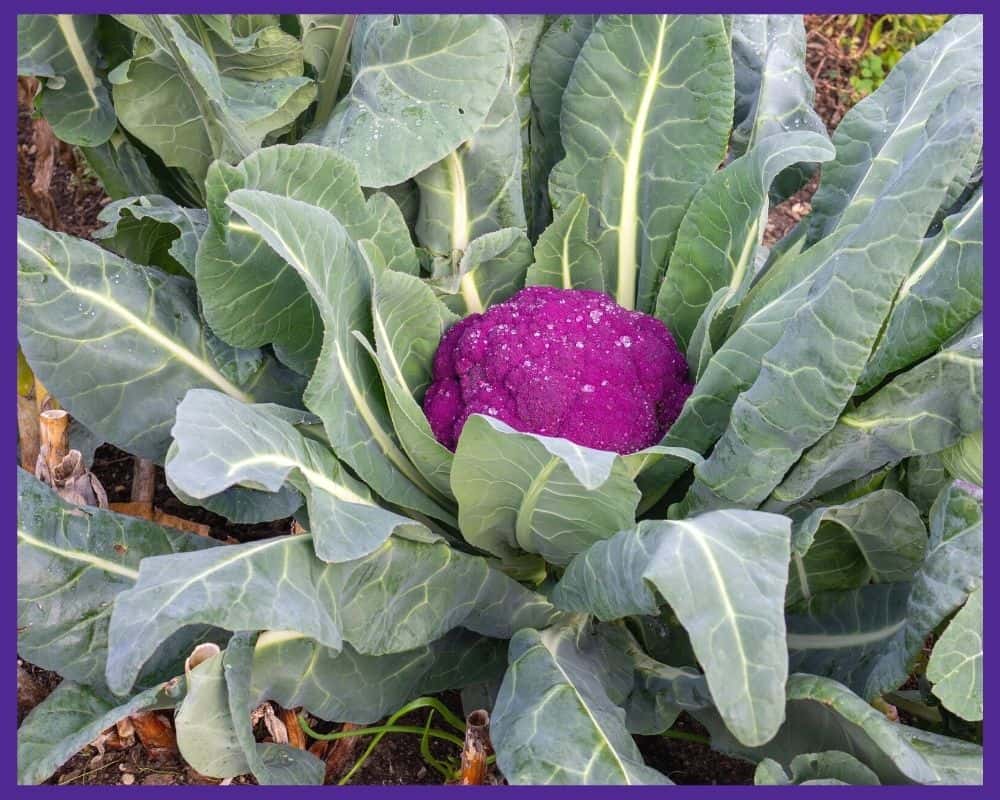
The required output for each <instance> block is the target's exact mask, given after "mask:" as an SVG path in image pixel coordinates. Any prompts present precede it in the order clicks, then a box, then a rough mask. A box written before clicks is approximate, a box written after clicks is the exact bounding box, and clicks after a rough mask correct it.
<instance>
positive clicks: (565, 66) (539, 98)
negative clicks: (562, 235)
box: [525, 14, 597, 239]
mask: <svg viewBox="0 0 1000 800" xmlns="http://www.w3.org/2000/svg"><path fill="white" fill-rule="evenodd" d="M596 21H597V17H596V15H594V14H566V15H563V16H560V17H557V18H556V19H555V21H554V22H553V23H552V24H551V25H549V27H548V28H546V30H545V32H544V33H543V34H542V37H541V39H539V40H538V47H537V48H536V50H535V54H534V56H533V57H532V59H531V70H530V74H529V78H528V84H529V88H530V92H531V105H532V114H531V124H530V126H529V138H530V140H531V154H530V156H529V157H528V166H529V168H530V176H531V183H532V185H533V186H534V200H533V202H531V203H528V202H527V201H526V202H525V206H526V207H528V208H530V209H533V214H532V215H531V216H530V217H529V219H528V223H529V226H530V228H531V234H532V238H533V239H534V237H537V236H538V234H539V233H541V231H542V230H543V229H544V228H545V227H546V225H547V224H548V221H549V214H550V212H551V210H552V209H551V202H550V200H549V173H550V172H551V171H552V167H554V166H555V165H556V163H557V162H558V161H560V160H561V159H562V158H563V156H565V155H566V151H565V150H563V145H562V138H561V137H560V135H559V117H560V115H561V112H562V101H563V93H564V92H565V91H566V85H567V84H568V83H569V76H570V74H571V73H572V71H573V64H574V63H576V58H577V56H578V55H579V54H580V48H582V47H583V43H584V42H585V41H586V40H587V37H588V36H589V35H590V32H591V31H592V30H593V28H594V23H595V22H596Z"/></svg>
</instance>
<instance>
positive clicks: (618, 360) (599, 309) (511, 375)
mask: <svg viewBox="0 0 1000 800" xmlns="http://www.w3.org/2000/svg"><path fill="white" fill-rule="evenodd" d="M691 388H692V387H691V384H690V383H689V382H688V378H687V363H686V362H685V360H684V357H683V356H682V355H681V353H680V352H679V351H678V349H677V345H676V344H675V343H674V339H673V337H672V336H671V335H670V332H669V331H668V330H667V328H666V326H665V325H664V324H663V323H662V322H660V321H659V320H657V319H654V318H653V317H650V316H648V315H647V314H642V313H640V312H637V311H628V310H626V309H624V308H622V307H621V306H619V305H618V304H617V303H615V302H614V301H613V300H612V299H611V298H610V297H608V296H607V295H605V294H602V293H601V292H594V291H589V290H582V289H556V288H553V287H549V286H530V287H528V288H526V289H522V290H521V291H520V292H518V293H517V294H516V295H514V296H513V297H512V298H510V299H509V300H507V301H506V302H504V303H501V304H499V305H496V306H493V307H492V308H490V309H489V310H488V311H487V312H486V313H485V314H472V315H471V316H468V317H466V318H465V319H463V320H462V321H460V322H459V323H457V324H456V325H454V326H453V327H452V328H450V329H449V330H448V332H447V333H446V334H445V335H444V336H443V337H442V339H441V343H440V345H439V346H438V350H437V353H436V354H435V356H434V374H433V382H432V383H431V386H430V387H429V388H428V390H427V394H426V395H425V397H424V412H425V413H426V414H427V419H428V420H429V422H430V425H431V429H432V430H433V431H434V436H435V437H436V438H437V439H438V441H440V442H441V443H442V444H443V445H444V446H445V447H447V448H448V449H450V450H454V449H455V446H456V445H457V443H458V437H459V434H460V433H461V432H462V427H463V426H464V425H465V421H466V420H467V419H468V418H469V415H470V414H485V415H487V416H490V417H495V418H496V419H499V420H502V421H503V422H506V423H507V424H508V425H510V426H511V427H512V428H515V429H516V430H519V431H524V432H527V433H537V434H541V435H544V436H560V437H563V438H566V439H569V440H570V441H572V442H576V443H577V444H579V445H583V446H585V447H593V448H595V449H598V450H612V451H615V452H618V453H633V452H635V451H636V450H641V449H642V448H644V447H648V446H650V445H653V444H656V443H657V442H658V441H660V439H661V438H662V436H663V434H664V433H665V432H666V431H667V428H669V427H670V425H671V424H672V423H673V421H674V420H675V419H676V418H677V415H678V414H679V413H680V410H681V406H683V405H684V401H685V400H686V399H687V396H688V395H689V394H690V393H691Z"/></svg>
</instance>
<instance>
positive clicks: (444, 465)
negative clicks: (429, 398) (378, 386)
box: [372, 271, 458, 499]
mask: <svg viewBox="0 0 1000 800" xmlns="http://www.w3.org/2000/svg"><path fill="white" fill-rule="evenodd" d="M372 321H373V324H374V328H375V343H376V350H377V352H376V354H375V357H376V359H377V362H378V366H379V372H380V374H381V376H382V385H383V386H384V387H385V390H386V402H387V404H388V406H389V415H390V417H392V424H393V427H394V428H395V430H396V435H397V436H398V437H399V442H400V444H401V445H402V447H403V450H405V451H406V454H407V455H408V456H409V457H410V459H411V460H412V461H413V463H414V465H415V466H416V467H417V469H419V470H420V473H421V474H422V475H423V476H424V477H425V478H426V479H427V481H428V482H429V483H430V484H431V485H432V486H433V487H434V488H435V489H436V490H437V491H438V492H439V493H440V494H441V495H443V496H444V497H446V498H449V499H450V498H451V497H452V493H451V465H452V461H453V459H454V456H453V454H452V452H451V451H450V450H449V449H448V448H446V447H445V446H444V445H442V444H441V443H440V442H439V441H438V440H437V439H436V438H435V437H434V433H433V432H432V431H431V427H430V423H429V422H428V421H427V417H426V416H425V415H424V410H423V408H421V406H420V401H422V399H423V395H424V391H425V390H426V388H427V386H428V385H429V384H430V382H431V378H432V366H433V360H434V354H435V353H436V352H437V348H438V344H439V343H440V342H441V337H442V336H443V335H444V333H445V331H446V330H447V329H448V328H450V327H451V326H452V325H453V324H454V323H455V322H457V321H458V318H457V317H456V316H455V315H453V314H452V313H451V312H450V311H448V309H447V308H446V307H445V305H444V304H443V303H442V302H441V301H440V300H438V298H437V297H435V296H434V292H433V291H432V289H431V288H430V287H429V286H428V285H427V284H426V283H425V282H424V281H422V280H420V279H419V278H417V277H415V276H413V275H404V274H402V273H399V272H389V271H385V272H382V273H381V274H380V275H378V276H377V277H376V279H375V287H374V291H373V294H372Z"/></svg>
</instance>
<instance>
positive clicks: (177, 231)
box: [92, 194, 208, 275]
mask: <svg viewBox="0 0 1000 800" xmlns="http://www.w3.org/2000/svg"><path fill="white" fill-rule="evenodd" d="M97 218H98V219H99V220H101V222H103V223H105V225H104V227H103V228H98V229H97V230H96V231H94V233H93V234H92V235H93V237H94V238H95V239H101V240H103V241H104V243H105V246H106V247H108V249H110V250H114V251H115V252H116V253H118V255H120V256H121V257H122V258H127V259H128V260H129V261H131V262H133V263H135V264H147V265H149V266H153V267H159V268H160V269H163V270H166V271H167V272H171V273H173V274H175V275H183V274H185V273H187V274H188V275H194V262H195V254H196V253H197V252H198V242H199V240H200V239H201V236H202V234H203V233H204V232H205V228H206V227H208V214H207V212H206V211H205V210H204V209H201V208H184V207H182V206H179V205H177V204H176V203H175V202H174V201H173V200H171V199H170V198H168V197H164V196H163V195H159V194H154V195H143V196H141V197H126V198H124V199H122V200H116V201H115V202H113V203H108V205H106V206H105V207H104V208H102V209H101V213H100V214H98V215H97Z"/></svg>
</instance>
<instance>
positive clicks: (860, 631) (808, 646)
mask: <svg viewBox="0 0 1000 800" xmlns="http://www.w3.org/2000/svg"><path fill="white" fill-rule="evenodd" d="M978 492H979V490H978V489H975V488H974V487H970V486H968V485H964V484H962V483H961V482H957V481H956V482H955V483H953V484H952V485H951V486H949V487H947V488H946V489H945V490H944V491H942V493H941V496H940V497H939V498H938V500H937V501H936V502H935V504H934V507H933V509H932V510H931V524H930V538H929V540H928V545H927V555H926V557H925V558H924V561H923V563H922V564H921V566H920V568H919V569H918V570H917V572H916V574H915V575H914V577H913V579H912V581H911V582H910V584H905V583H904V584H877V585H873V586H863V587H861V588H860V589H857V590H855V591H854V592H853V593H852V592H839V593H838V592H832V593H830V594H829V595H817V596H816V598H814V600H813V602H812V603H811V604H810V605H809V606H807V608H806V609H805V612H804V613H803V614H801V615H795V616H790V617H789V619H788V629H789V636H788V644H789V648H790V650H791V651H792V655H791V661H792V666H793V668H794V669H799V670H809V671H811V672H815V673H817V674H824V675H830V676H831V677H834V678H836V679H837V680H840V681H843V682H845V683H849V685H850V686H851V688H852V689H854V691H856V692H857V693H858V694H860V695H861V696H863V697H866V698H872V697H876V696H878V695H880V694H884V693H885V692H888V691H892V690H894V689H897V688H898V687H899V686H900V685H901V684H902V683H903V682H904V681H905V680H906V679H907V677H908V676H909V675H910V672H911V671H912V668H913V664H914V662H915V660H916V659H917V657H918V656H919V654H920V652H921V650H922V649H923V647H924V642H925V641H926V640H927V637H928V635H930V634H931V633H932V632H933V631H934V630H935V629H937V627H938V626H939V625H940V624H941V623H942V622H943V621H945V620H946V619H948V617H950V616H951V615H952V614H953V613H955V611H957V610H958V609H959V608H961V607H962V606H963V604H964V603H965V602H966V599H967V598H968V596H969V595H970V594H971V593H972V592H973V591H974V590H975V589H976V588H977V587H978V586H980V585H981V583H982V576H983V562H982V549H983V522H982V498H981V496H980V495H979V494H978ZM904 600H905V606H904V605H903V602H904Z"/></svg>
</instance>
